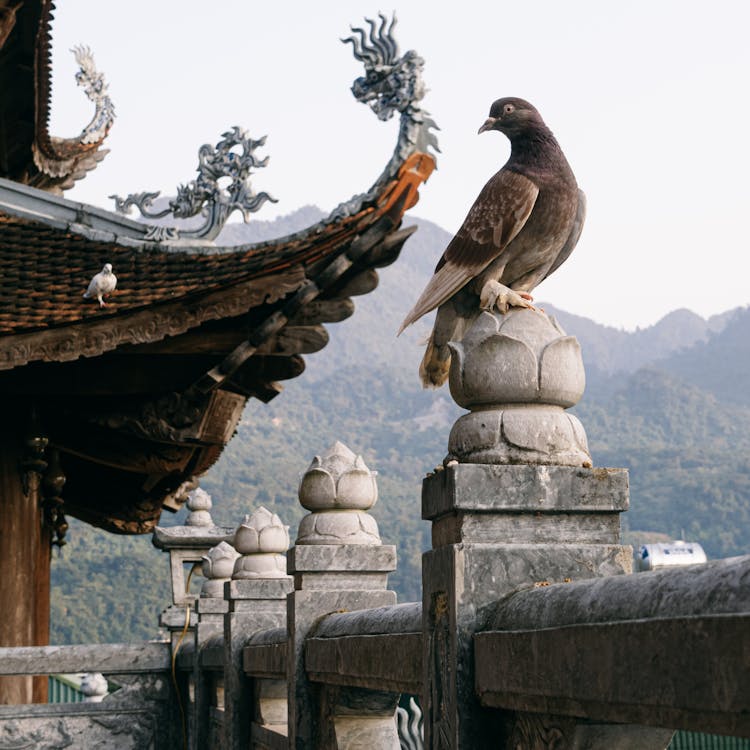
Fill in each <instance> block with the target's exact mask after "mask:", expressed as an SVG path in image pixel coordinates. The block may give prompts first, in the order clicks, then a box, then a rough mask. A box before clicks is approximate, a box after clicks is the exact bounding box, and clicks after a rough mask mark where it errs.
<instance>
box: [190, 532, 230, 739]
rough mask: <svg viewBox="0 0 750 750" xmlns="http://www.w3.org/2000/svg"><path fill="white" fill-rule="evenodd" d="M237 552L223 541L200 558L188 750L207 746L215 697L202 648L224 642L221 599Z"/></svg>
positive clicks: (226, 606) (226, 609)
mask: <svg viewBox="0 0 750 750" xmlns="http://www.w3.org/2000/svg"><path fill="white" fill-rule="evenodd" d="M238 557H239V553H238V552H237V550H235V549H234V547H232V545H231V544H228V543H227V542H219V544H217V545H216V546H215V547H211V549H210V550H209V551H208V552H207V553H206V554H205V555H203V563H202V570H203V575H204V576H205V578H206V580H205V581H204V582H203V585H202V586H201V592H200V596H199V597H198V600H197V601H196V603H195V612H196V615H197V618H198V622H197V624H196V627H195V651H194V653H195V661H194V665H193V702H192V708H193V713H192V716H191V717H190V720H191V726H192V731H191V737H192V738H194V742H193V743H192V745H191V746H192V747H194V748H202V747H208V746H209V744H210V740H209V737H210V736H211V734H210V729H211V726H212V721H211V707H212V705H213V703H214V697H215V695H216V686H215V685H214V684H213V683H214V682H215V676H216V674H215V672H214V673H212V672H209V670H207V669H206V665H205V663H204V653H203V648H204V647H206V648H207V647H209V646H211V645H213V644H215V643H216V642H217V641H220V642H223V640H224V616H225V615H226V613H227V612H229V602H227V601H226V600H225V599H224V584H225V583H226V582H227V581H229V580H230V579H231V577H232V571H233V570H234V563H235V561H236V560H237V558H238Z"/></svg>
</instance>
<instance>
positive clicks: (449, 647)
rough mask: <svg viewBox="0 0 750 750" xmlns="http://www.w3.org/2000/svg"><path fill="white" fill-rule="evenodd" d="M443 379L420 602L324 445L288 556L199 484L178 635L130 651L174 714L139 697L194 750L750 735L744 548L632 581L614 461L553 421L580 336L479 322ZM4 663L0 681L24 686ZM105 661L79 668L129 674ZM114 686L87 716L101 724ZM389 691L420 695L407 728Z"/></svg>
mask: <svg viewBox="0 0 750 750" xmlns="http://www.w3.org/2000/svg"><path fill="white" fill-rule="evenodd" d="M498 372H500V374H499V375H498V374H497V373H498ZM451 390H452V393H453V395H454V397H455V398H456V400H457V401H458V402H459V403H460V404H461V405H462V406H464V407H466V408H467V409H468V413H467V414H466V415H464V416H463V417H461V418H460V419H459V421H458V422H457V423H456V425H455V426H454V428H453V430H452V432H451V435H450V438H449V455H448V457H447V458H446V460H445V461H444V462H443V464H442V465H441V466H440V467H439V468H438V469H436V470H435V471H434V472H432V473H431V474H429V475H428V476H427V478H426V479H425V480H424V482H423V491H422V516H423V518H424V519H426V520H428V521H430V522H431V524H432V549H431V550H429V551H427V552H426V553H425V554H424V557H423V580H422V585H423V600H422V602H415V603H407V604H396V597H395V594H394V593H393V592H392V591H390V590H388V588H387V576H388V573H389V572H391V571H392V570H394V569H395V564H396V557H395V549H394V548H393V547H392V546H389V545H385V544H383V543H382V542H381V539H380V536H379V532H378V527H377V524H376V523H375V521H374V519H373V518H372V516H370V515H369V513H368V510H369V509H370V508H371V507H372V505H373V504H374V503H375V501H376V500H377V486H376V483H375V477H374V475H373V474H372V472H370V471H369V469H368V468H367V466H365V465H364V463H363V462H362V459H361V458H360V457H358V456H355V455H354V454H353V453H352V452H351V451H349V449H347V448H346V447H345V446H343V445H341V444H340V443H337V444H336V445H334V446H333V447H332V448H331V449H330V450H329V451H328V452H327V453H326V454H324V455H323V456H320V457H316V458H315V459H314V461H313V462H312V464H311V466H310V467H309V469H308V470H307V472H306V473H305V474H304V476H303V478H302V481H301V483H300V488H299V498H300V502H301V503H302V505H303V506H304V507H305V508H306V509H307V510H308V511H309V514H308V515H307V516H305V518H304V519H303V520H302V522H301V523H300V526H299V529H298V533H297V538H296V543H295V545H294V546H293V547H292V548H291V549H289V550H288V551H287V549H288V547H289V535H288V530H287V528H286V527H285V526H284V525H283V524H282V523H281V521H280V520H279V518H278V516H276V515H274V514H273V513H270V512H269V511H268V510H266V509H264V508H259V509H257V510H256V511H255V512H254V513H252V514H251V515H249V516H247V517H246V518H245V520H244V521H243V522H242V523H240V524H239V525H238V526H237V528H236V529H231V528H222V527H216V526H214V525H213V523H212V521H211V518H210V514H209V510H210V499H209V498H207V496H206V495H205V493H200V492H198V493H196V494H195V495H194V496H193V497H192V498H191V500H190V501H189V504H188V507H189V508H190V510H191V516H190V518H189V520H188V523H187V524H186V525H185V526H184V527H178V528H173V529H159V530H157V532H156V533H155V536H154V543H155V544H156V545H157V546H159V547H161V548H163V549H164V550H165V551H167V552H169V554H170V560H171V569H172V573H173V577H172V584H173V597H172V603H171V604H170V606H169V607H168V608H167V610H165V612H164V614H163V615H162V624H163V625H164V626H165V627H166V628H167V629H168V630H169V632H170V639H169V644H163V645H154V644H149V645H146V646H143V649H144V654H152V653H155V652H153V651H152V650H153V649H162V650H161V651H159V654H161V656H159V660H157V661H158V663H152V662H151V661H150V659H151V657H149V658H145V657H144V659H143V661H141V662H139V664H140V665H141V666H144V665H146V666H149V665H150V666H149V670H150V672H149V673H150V674H151V675H152V678H153V675H161V678H160V680H161V681H160V682H159V684H160V685H161V689H162V690H163V691H164V692H162V693H160V694H159V696H162V697H164V696H168V699H167V700H168V702H169V701H171V702H170V703H169V705H170V706H171V707H172V710H171V713H170V711H169V710H167V706H166V705H165V704H164V703H159V702H158V701H159V700H161V698H159V697H158V696H152V695H151V694H150V693H149V692H148V690H146V691H145V692H144V693H143V696H141V697H142V698H143V699H144V700H148V701H151V703H150V704H149V705H151V706H152V709H151V711H152V713H151V714H150V715H152V716H157V715H158V716H160V717H162V718H161V719H160V721H163V722H164V723H163V724H161V728H162V730H163V731H164V732H166V733H167V734H169V736H170V737H172V738H175V737H177V738H178V742H177V744H175V745H174V746H175V747H179V737H181V736H182V728H181V727H180V724H182V725H183V726H184V731H185V736H186V738H187V746H188V747H190V748H195V749H196V750H198V749H200V750H203V749H204V748H224V749H229V748H231V749H235V748H237V749H239V748H242V749H243V750H245V749H246V748H248V747H252V748H269V749H277V748H285V749H286V748H294V749H295V750H303V749H305V750H306V749H308V748H323V749H328V748H351V749H354V748H389V749H390V748H394V749H395V748H399V747H402V748H405V749H407V750H418V749H419V748H422V747H427V748H435V749H437V748H440V749H443V748H471V749H472V750H474V749H478V750H482V749H483V748H490V747H492V748H508V749H512V750H526V749H527V748H528V749H531V750H537V749H546V748H549V749H550V750H551V749H553V748H554V749H555V750H564V749H566V748H570V749H571V750H572V749H573V748H580V749H583V748H590V749H594V748H602V749H604V748H606V749H607V750H618V749H619V748H623V749H624V748H633V750H649V749H650V748H660V749H661V748H666V747H667V745H668V744H669V743H670V739H671V737H672V733H673V730H675V729H687V730H701V731H707V732H713V733H717V734H725V735H734V736H740V737H750V661H748V654H750V627H748V626H749V625H750V622H749V620H750V557H745V558H737V559H732V560H722V561H715V562H712V563H709V564H706V565H700V566H691V567H687V568H682V569H671V570H666V571H656V572H652V573H641V574H638V575H629V574H630V572H631V564H632V551H631V549H630V548H629V547H624V546H622V545H621V544H620V520H619V517H620V514H621V513H622V512H624V511H625V510H626V509H627V507H628V475H627V471H626V470H624V469H602V468H592V467H591V460H590V457H589V453H588V448H587V444H586V435H585V431H584V429H583V426H582V425H581V424H580V422H579V421H578V420H577V419H576V418H575V417H573V416H571V415H569V414H568V413H567V412H566V411H565V409H566V408H568V407H569V406H572V405H573V404H575V402H576V401H577V400H578V398H579V397H580V395H581V393H582V391H583V368H582V365H581V363H580V353H579V350H578V344H577V342H576V341H575V339H571V338H570V337H567V336H565V335H564V333H563V332H562V331H561V330H560V329H559V327H558V326H557V324H556V323H554V321H551V320H550V319H548V318H547V317H546V316H544V315H543V314H542V313H539V312H536V311H528V310H524V311H513V312H510V313H508V314H507V315H506V316H499V315H489V314H483V315H482V316H480V318H479V320H478V321H477V323H476V324H475V326H474V328H473V329H471V330H470V331H469V333H468V334H467V336H466V337H465V338H464V341H463V342H462V344H460V345H456V346H455V348H454V362H453V365H452V369H451ZM191 563H192V564H194V565H195V564H198V563H200V564H201V572H202V574H203V576H204V579H203V584H202V587H201V591H200V595H197V594H191V593H189V586H188V580H187V578H186V574H185V566H186V565H189V564H191ZM64 648H74V647H64ZM101 648H102V647H97V653H105V652H106V653H109V651H106V649H113V651H112V653H113V654H114V649H116V647H105V651H101ZM131 648H132V647H131ZM165 649H166V650H165ZM135 650H136V652H137V651H138V648H137V647H136V649H135ZM6 651H14V652H18V651H27V650H26V649H22V650H18V649H11V650H8V649H6ZM168 651H171V653H172V654H176V659H175V665H176V670H175V680H174V683H175V685H176V686H177V690H176V691H173V690H172V688H171V687H170V681H169V680H168V679H166V676H165V670H168V662H169V657H168V655H167V652H168ZM45 653H46V652H45ZM60 653H62V652H60ZM70 653H71V654H73V653H74V652H70ZM90 653H91V655H92V657H93V654H94V652H93V651H92V652H90ZM128 653H130V652H128ZM38 656H39V657H41V656H42V651H38ZM120 656H121V658H123V659H126V658H127V655H126V654H125V653H123V654H121V655H120ZM2 658H4V657H3V656H2V654H0V659H2ZM113 658H114V657H113ZM118 658H120V657H118ZM155 658H156V657H154V659H155ZM13 659H15V657H13ZM13 659H11V661H10V662H8V663H9V664H13V665H18V666H11V667H10V668H9V667H7V666H6V662H5V661H0V664H3V665H4V666H3V667H2V669H0V674H16V673H18V672H15V671H12V670H13V669H20V662H18V661H14V660H13ZM83 661H85V660H80V659H79V660H78V661H77V662H76V666H75V668H73V667H72V662H71V663H68V662H62V661H59V660H55V659H52V661H51V662H49V663H47V662H45V663H44V670H43V671H45V672H56V671H59V672H65V671H79V670H80V669H81V668H82V667H83ZM39 663H40V664H41V663H42V662H41V661H40V662H39ZM27 667H28V665H26V666H25V667H24V669H25V670H26V671H25V673H29V672H28V669H27ZM115 667H116V668H113V667H112V665H111V664H110V665H108V664H106V663H103V659H101V658H98V659H93V658H92V659H91V660H90V661H87V662H86V666H85V668H87V669H91V670H97V671H101V672H104V673H105V674H107V673H110V674H112V673H115V672H118V671H126V672H127V670H123V665H121V664H120V663H119V662H118V663H117V664H116V665H115ZM40 669H41V667H40ZM149 670H147V672H148V671H149ZM153 684H156V683H153ZM116 696H117V693H115V694H114V695H111V696H108V697H107V698H105V699H104V701H103V702H102V703H101V704H98V705H99V706H103V707H104V708H102V709H100V710H106V709H107V706H108V705H109V706H112V707H113V708H114V710H115V711H116V710H117V708H116V706H115V704H114V701H115V700H116ZM178 696H179V699H180V700H181V702H182V705H183V715H184V717H185V718H184V721H183V720H182V718H181V715H180V713H179V712H176V711H175V710H174V706H175V704H176V701H177V699H178ZM405 696H406V697H408V696H412V697H416V698H418V701H419V705H420V706H421V710H422V712H423V718H424V728H423V731H422V729H421V728H420V724H419V715H418V714H415V713H413V712H414V711H418V710H419V709H417V708H416V705H415V704H414V702H413V701H412V702H411V707H412V715H411V716H409V715H408V714H405V713H404V709H403V708H402V707H400V706H399V703H401V704H402V706H403V705H404V704H409V701H408V700H405V699H404V698H405ZM24 708H25V707H24ZM73 708H76V707H73ZM73 708H70V711H72V710H73ZM39 709H45V710H47V709H48V707H39ZM34 710H38V709H37V708H36V707H34ZM57 710H62V709H57ZM86 710H91V709H86ZM128 710H129V709H128ZM159 711H161V713H159ZM56 715H57V714H56ZM50 720H51V719H50ZM50 726H51V725H50ZM66 731H67V730H66ZM97 731H98V730H97ZM8 736H10V735H8ZM5 746H7V747H15V745H11V744H10V743H9V742H6V743H5V745H3V743H2V742H0V748H2V747H5ZM52 746H53V745H50V747H52ZM83 746H85V745H83ZM111 746H112V747H131V746H133V747H138V746H140V745H132V744H131V745H127V744H113V745H111ZM143 746H147V745H143ZM154 746H155V747H161V746H162V745H158V744H155V745H154Z"/></svg>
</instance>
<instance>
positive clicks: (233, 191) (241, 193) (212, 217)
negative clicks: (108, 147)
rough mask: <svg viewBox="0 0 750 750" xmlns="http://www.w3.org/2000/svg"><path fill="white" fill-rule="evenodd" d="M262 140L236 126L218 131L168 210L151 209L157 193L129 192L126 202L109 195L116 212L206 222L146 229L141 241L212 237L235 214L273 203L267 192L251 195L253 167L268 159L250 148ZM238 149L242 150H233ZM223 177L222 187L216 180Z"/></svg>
mask: <svg viewBox="0 0 750 750" xmlns="http://www.w3.org/2000/svg"><path fill="white" fill-rule="evenodd" d="M265 142H266V137H265V136H263V137H262V138H259V139H258V140H253V139H252V138H250V137H249V136H248V134H247V133H246V132H245V131H244V130H243V129H242V128H240V127H238V126H236V125H235V126H234V127H233V128H232V129H231V130H228V131H227V132H226V133H222V140H220V141H219V142H218V143H217V144H216V146H215V147H214V146H211V145H209V144H208V143H206V144H204V145H203V146H201V147H200V149H199V150H198V169H197V171H198V177H197V178H196V179H194V180H191V181H190V182H189V183H188V184H187V185H180V186H179V187H178V188H177V195H176V196H175V197H174V198H172V199H170V200H169V203H168V207H167V208H164V209H161V210H156V211H152V210H151V209H152V206H153V202H154V200H156V199H157V198H158V197H159V195H160V192H159V191H157V192H142V193H131V194H130V195H128V197H127V198H120V197H119V196H118V195H111V196H110V198H112V199H113V200H114V201H115V206H116V208H117V210H118V211H119V212H120V213H128V212H129V211H130V209H131V207H132V206H135V207H136V208H137V209H138V210H139V211H140V212H141V215H142V216H145V217H146V218H149V219H161V218H162V217H164V216H167V215H169V214H171V215H172V216H173V217H174V218H176V219H188V218H191V217H193V216H197V215H198V214H200V215H201V216H203V217H204V218H205V221H204V222H203V224H201V225H200V226H199V227H198V228H197V229H178V228H176V227H168V226H150V227H149V229H148V231H147V232H146V235H145V239H146V240H151V241H157V242H158V241H161V240H177V239H192V238H200V239H204V240H213V239H215V238H216V237H217V236H218V234H219V232H220V231H221V229H222V227H223V226H224V224H225V222H226V220H227V219H228V218H229V216H230V215H231V214H232V213H234V211H240V212H241V213H242V216H243V218H244V220H245V221H246V222H247V220H248V219H249V217H250V214H251V213H254V212H255V211H258V210H259V209H260V207H261V206H262V205H263V204H264V203H265V202H266V201H271V202H272V203H276V199H275V198H272V197H271V196H270V195H269V194H268V193H265V192H262V193H257V194H256V193H254V192H253V189H252V187H251V185H250V175H252V174H253V173H252V172H251V170H252V169H258V168H260V167H265V166H266V165H267V164H268V157H267V156H266V157H265V158H264V159H260V158H258V157H257V156H256V155H255V150H256V149H257V148H259V147H260V146H263V145H264V144H265ZM237 146H239V147H240V148H241V151H237V150H235V148H236V147H237ZM225 177H228V178H229V180H230V182H229V184H228V185H226V186H224V185H223V184H222V183H221V182H220V180H222V178H225Z"/></svg>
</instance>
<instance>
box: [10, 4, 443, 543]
mask: <svg viewBox="0 0 750 750" xmlns="http://www.w3.org/2000/svg"><path fill="white" fill-rule="evenodd" d="M0 2H2V0H0ZM384 26H385V20H383V21H382V23H381V27H380V32H381V33H382V32H383V29H384ZM391 30H392V24H391V29H386V32H387V33H390V31H391ZM374 34H376V29H375V26H374V24H371V33H370V42H372V43H370V42H368V40H367V37H366V36H365V35H361V38H360V39H359V40H357V41H356V42H352V43H353V46H354V48H355V56H357V57H358V59H361V60H364V62H365V64H366V67H367V66H368V65H370V66H376V67H377V68H378V70H379V71H380V72H381V73H382V72H383V71H385V73H384V75H385V76H386V79H383V80H377V81H376V82H375V83H376V87H377V94H372V93H371V92H369V91H365V90H364V89H365V87H364V84H361V85H360V86H359V88H358V87H357V82H355V87H354V88H353V91H355V89H356V91H355V95H357V96H358V98H361V99H362V101H365V102H366V103H368V104H369V105H370V106H371V107H372V108H373V109H374V110H375V111H376V113H377V114H378V115H379V116H380V117H381V118H383V119H385V116H387V115H388V113H389V112H391V111H398V112H399V113H400V128H399V136H398V141H397V146H396V150H395V152H394V154H393V157H392V158H391V160H390V161H389V163H388V164H387V166H386V168H385V170H384V172H383V174H382V175H381V177H380V178H378V180H377V181H376V182H375V184H374V185H373V186H372V187H371V188H370V190H369V191H367V192H366V193H364V194H362V195H359V196H356V197H355V198H353V199H351V200H350V201H347V202H346V203H343V204H341V205H340V206H339V207H337V208H336V209H335V210H334V211H333V212H332V213H331V215H330V216H328V217H327V218H326V219H324V220H323V221H321V222H319V223H318V224H315V225H313V226H312V227H309V228H308V229H306V230H304V231H302V232H298V233H296V234H294V235H290V236H288V237H283V238H280V239H278V240H274V241H271V242H263V243H257V244H252V245H242V246H236V247H216V246H214V245H213V243H210V242H195V243H193V244H190V243H186V242H185V241H184V240H183V241H178V242H170V241H163V242H156V241H153V240H150V239H147V237H148V236H149V234H148V231H149V230H148V227H147V226H145V225H144V224H142V223H139V222H135V221H132V220H130V219H128V218H126V217H123V216H120V215H117V214H114V213H111V212H109V211H105V210H102V209H98V208H94V207H92V206H86V205H82V204H78V203H74V202H72V201H68V200H65V199H63V198H60V197H57V196H54V195H50V194H49V193H48V192H42V191H40V190H37V189H35V188H33V187H29V186H28V185H21V184H19V183H18V182H15V181H11V180H5V179H0V274H2V281H0V393H2V394H3V395H4V396H5V398H6V403H9V404H12V410H13V411H14V413H18V414H21V415H23V414H24V413H30V412H31V411H32V410H33V411H34V413H35V414H36V415H37V417H38V423H39V424H40V425H41V427H42V429H43V431H44V433H45V436H46V437H48V438H49V441H50V442H49V445H50V447H51V448H56V449H58V450H59V452H60V461H61V465H62V468H63V470H64V472H65V475H66V476H67V482H66V484H65V487H64V492H63V493H62V494H63V500H64V508H65V512H67V513H70V514H71V515H74V516H76V517H78V518H81V519H82V520H85V521H87V522H90V523H92V524H94V525H97V526H101V527H104V528H106V529H109V530H111V531H115V532H120V533H145V532H149V531H151V530H152V528H153V527H154V525H155V524H156V522H157V521H158V518H159V515H160V513H161V511H162V509H163V508H164V507H167V508H170V509H174V508H175V507H177V506H178V505H179V502H180V499H181V496H182V495H183V494H184V491H185V489H186V488H187V487H189V486H190V483H191V482H192V481H193V478H194V477H197V476H199V475H201V474H202V473H204V472H205V471H206V470H207V469H208V468H209V467H210V466H211V465H212V464H213V463H214V462H215V461H216V460H217V458H218V457H219V455H220V453H221V451H222V449H223V447H224V446H225V445H226V444H227V442H228V441H229V440H230V439H231V437H232V435H233V433H234V431H235V429H236V426H237V424H238V422H239V419H240V417H241V414H242V410H243V407H244V405H245V403H246V401H247V399H248V398H251V397H254V398H258V399H260V400H261V401H264V402H267V401H269V400H270V399H272V398H274V397H275V396H276V395H278V394H279V393H280V391H281V385H280V381H283V380H286V379H289V378H293V377H297V376H298V375H300V374H301V373H302V372H303V370H304V366H305V364H304V359H303V355H306V354H310V353H313V352H316V351H319V350H320V349H322V348H323V347H324V346H325V345H326V343H327V341H328V334H327V332H326V330H325V328H324V324H325V323H330V322H337V321H341V320H344V319H345V318H347V317H349V316H350V315H351V314H352V313H353V311H354V305H353V303H352V301H351V297H354V296H357V295H360V294H365V293H368V292H369V291H371V290H372V289H374V288H375V287H376V286H377V282H378V276H377V271H376V269H377V268H379V267H382V266H386V265H388V264H390V263H392V262H393V261H394V260H396V258H397V257H398V254H399V252H400V250H401V247H402V246H403V244H404V242H405V241H406V239H407V238H408V237H409V236H410V234H411V233H412V232H413V231H414V227H410V228H406V229H401V228H400V227H401V221H402V218H403V215H404V213H405V211H407V210H408V209H409V208H411V207H412V206H413V205H414V204H415V203H416V201H417V200H418V192H417V191H418V188H419V186H420V185H421V183H422V182H424V181H425V180H426V179H427V178H428V177H429V175H430V173H431V172H432V170H433V168H434V165H435V160H434V157H433V156H432V154H431V153H430V149H431V148H434V147H435V140H434V137H433V136H432V134H431V132H430V130H431V128H432V127H433V126H434V123H432V121H431V120H430V119H429V117H427V116H426V115H425V114H424V112H422V111H421V110H420V109H419V107H418V106H417V101H418V99H419V98H421V94H422V92H423V87H421V83H420V81H419V80H418V77H417V78H413V79H411V81H410V89H409V90H410V92H411V94H410V95H411V99H410V98H408V97H406V98H405V97H404V96H403V92H402V91H400V90H394V89H393V88H392V87H391V88H389V86H390V83H389V82H388V80H387V77H388V75H390V74H389V71H392V70H393V69H394V68H396V67H397V66H402V67H401V68H399V69H398V71H397V72H396V74H393V75H392V81H391V83H392V82H393V81H395V82H397V83H398V84H399V85H400V84H401V82H403V80H404V79H405V73H404V68H403V66H404V65H407V68H408V69H407V72H410V73H412V74H413V73H414V71H415V70H416V71H417V73H418V72H419V70H418V69H419V68H420V67H421V60H419V58H418V57H416V56H415V55H414V53H406V55H404V56H403V57H401V58H399V57H398V55H397V48H396V46H395V42H392V43H389V44H377V43H376V41H377V39H376V37H375V36H374ZM373 39H375V42H373ZM384 51H385V53H388V55H390V58H389V60H386V62H388V65H384V64H379V62H378V60H377V59H376V57H377V54H379V53H381V52H384ZM380 62H381V63H382V62H383V61H382V60H381V61H380ZM364 80H365V79H358V82H359V81H364ZM367 82H368V84H369V83H372V76H369V77H367ZM389 97H391V98H390V99H389ZM394 101H395V102H398V105H397V106H396V105H393V102H394ZM394 106H395V110H394V109H390V110H389V107H391V108H392V107H394ZM384 113H385V116H384ZM105 262H108V263H111V264H112V265H113V267H114V270H115V273H116V275H117V277H118V284H117V289H116V291H115V292H114V293H113V295H112V296H111V297H110V298H109V300H108V301H109V304H108V306H106V307H103V308H100V307H99V306H98V304H97V303H96V302H95V301H92V300H85V299H84V298H83V296H82V294H83V292H84V291H85V289H86V286H87V284H88V281H89V279H90V278H91V276H92V275H93V274H94V273H96V272H97V271H98V270H100V269H101V266H102V264H103V263H105Z"/></svg>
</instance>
